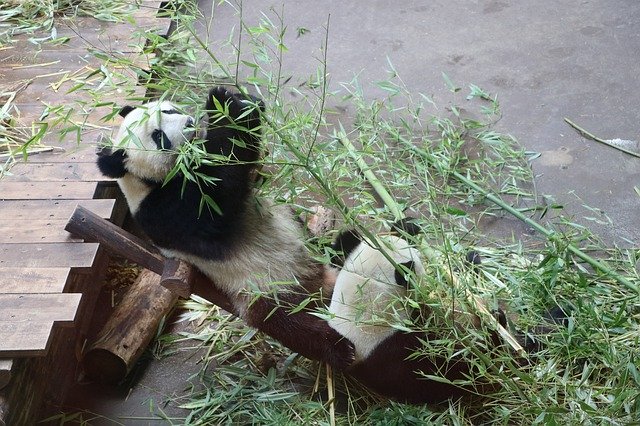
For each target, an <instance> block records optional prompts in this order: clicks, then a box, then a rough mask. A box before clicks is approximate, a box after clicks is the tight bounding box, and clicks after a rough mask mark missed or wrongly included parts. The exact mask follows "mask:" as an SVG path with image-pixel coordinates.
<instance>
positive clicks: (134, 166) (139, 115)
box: [114, 101, 194, 211]
mask: <svg viewBox="0 0 640 426" xmlns="http://www.w3.org/2000/svg"><path fill="white" fill-rule="evenodd" d="M172 110H173V111H175V110H176V106H175V105H174V104H172V103H171V102H168V101H163V102H157V101H156V102H149V103H147V104H145V105H143V106H141V107H138V108H136V109H134V110H133V111H131V112H129V114H127V115H126V117H124V120H123V122H122V124H121V125H120V129H119V130H118V133H117V134H116V138H115V140H114V147H115V148H123V149H125V150H126V152H127V159H126V161H125V168H126V169H127V170H128V171H129V172H130V173H132V174H134V175H136V176H137V177H139V178H142V179H150V180H154V181H162V180H164V178H165V177H166V176H167V173H169V171H170V170H171V169H172V168H173V166H175V164H176V155H177V152H176V148H178V147H179V146H180V145H182V144H183V143H184V142H186V141H188V140H190V139H192V138H193V136H194V130H193V129H188V128H187V126H186V124H187V121H188V120H192V121H193V119H192V118H191V117H190V116H189V115H186V114H182V113H179V114H163V113H162V111H172ZM156 129H160V130H162V131H163V132H164V133H165V134H166V135H167V137H168V138H169V140H171V142H172V144H173V146H172V149H171V150H167V151H160V150H158V148H157V147H156V144H155V143H154V142H153V140H152V139H151V134H152V133H153V131H154V130H156ZM123 191H124V190H123ZM133 191H134V192H135V189H134V190H133ZM132 211H133V209H132Z"/></svg>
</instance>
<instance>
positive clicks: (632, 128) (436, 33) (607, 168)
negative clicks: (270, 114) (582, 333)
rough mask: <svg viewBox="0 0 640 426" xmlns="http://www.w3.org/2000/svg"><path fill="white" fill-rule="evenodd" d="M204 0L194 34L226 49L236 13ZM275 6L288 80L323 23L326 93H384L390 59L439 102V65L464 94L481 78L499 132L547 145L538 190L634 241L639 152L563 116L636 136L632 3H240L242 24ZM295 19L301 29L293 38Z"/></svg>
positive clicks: (600, 229) (638, 88)
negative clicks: (497, 111) (602, 218)
mask: <svg viewBox="0 0 640 426" xmlns="http://www.w3.org/2000/svg"><path fill="white" fill-rule="evenodd" d="M211 3H212V2H211V1H210V0H200V2H199V4H200V8H201V10H202V11H203V13H204V14H205V16H206V17H207V19H205V24H206V27H201V28H200V31H199V34H200V35H201V36H202V37H203V38H204V37H206V36H207V35H208V37H209V39H210V42H209V46H210V48H211V49H212V51H213V52H215V53H216V54H217V55H221V56H222V57H226V58H229V57H230V56H231V55H229V50H228V49H227V50H225V48H224V47H222V46H221V43H220V42H221V41H222V40H226V39H227V38H228V37H229V34H230V33H231V31H233V30H234V28H235V30H236V34H237V28H239V27H240V25H239V18H238V16H237V14H236V10H235V8H234V7H231V6H230V5H228V4H222V5H220V6H216V7H215V8H214V13H213V15H212V14H211ZM283 4H284V6H283ZM271 8H273V10H274V11H276V12H277V13H278V14H283V15H284V22H285V24H286V26H287V36H286V38H285V44H286V46H287V48H288V49H289V51H288V52H287V53H286V54H285V56H284V64H283V70H284V72H283V75H285V76H291V77H292V78H291V80H290V82H289V83H288V84H290V85H291V86H297V85H298V84H299V83H301V82H304V81H306V80H307V79H308V77H309V75H311V74H314V73H315V71H316V69H317V67H318V61H319V58H321V57H322V53H321V51H320V47H321V46H322V45H323V43H324V39H325V28H326V26H327V21H328V20H329V34H328V55H327V62H328V73H329V75H330V89H331V90H337V89H339V88H340V86H339V83H340V82H347V81H350V80H351V79H352V78H353V76H354V75H355V74H358V75H359V79H360V81H361V83H362V85H363V86H364V87H365V92H366V93H367V95H368V97H369V98H371V99H373V98H375V97H381V96H383V95H384V93H382V91H381V90H380V89H377V88H376V87H375V86H373V85H371V86H368V84H370V83H373V82H376V81H379V80H383V79H385V78H386V76H387V70H388V69H389V67H388V62H387V58H388V59H389V61H390V62H391V63H393V65H394V67H395V68H396V70H397V71H398V73H399V75H400V76H401V77H402V79H403V80H404V82H405V83H406V85H407V86H408V87H409V88H410V89H411V90H415V91H417V92H418V91H419V92H422V93H424V94H427V95H432V96H433V99H434V101H435V102H436V104H437V105H439V106H442V107H444V106H446V105H448V104H449V103H450V101H451V99H452V95H451V92H450V91H449V90H448V89H447V87H446V86H445V84H444V80H443V78H442V73H446V74H447V75H448V76H449V78H450V79H451V80H452V81H453V82H455V83H456V84H457V85H458V86H460V87H462V91H461V93H463V94H464V95H462V96H459V97H458V98H457V101H460V100H461V101H460V102H464V96H466V94H467V93H468V85H469V84H476V85H478V86H480V87H481V88H483V89H484V90H485V91H487V92H489V93H491V94H493V95H498V99H499V101H500V104H501V109H502V114H503V118H502V119H501V120H500V121H499V123H498V125H497V126H496V130H498V131H502V132H505V133H509V134H511V135H513V136H514V137H516V138H517V139H518V140H519V141H520V143H521V144H522V145H523V146H524V147H525V148H526V149H527V150H528V151H535V152H539V153H541V154H542V155H541V156H540V157H539V158H538V159H537V160H535V161H534V162H533V167H534V171H535V173H536V175H537V178H536V185H537V189H538V191H539V192H540V193H542V194H549V195H552V196H553V197H554V198H555V200H556V201H557V202H558V203H560V204H562V205H564V206H565V210H564V214H565V215H582V214H584V213H586V212H585V211H584V210H583V209H582V208H581V205H582V204H586V205H588V206H591V207H594V208H597V209H601V210H602V211H603V212H604V213H605V214H606V215H607V216H609V217H610V218H611V220H612V222H613V224H612V225H610V226H603V225H598V224H595V223H594V222H583V223H586V224H587V225H588V226H589V227H590V228H591V229H594V231H596V233H597V234H599V235H600V236H602V237H603V238H604V239H605V240H607V241H610V242H615V243H617V244H621V245H622V246H629V245H630V243H629V241H631V242H633V243H635V244H636V245H637V243H638V242H639V241H640V226H639V225H640V217H639V212H640V195H639V194H638V193H636V192H635V191H634V186H638V187H640V160H639V159H638V158H635V157H631V156H629V155H627V154H623V153H620V152H618V151H616V150H614V149H612V148H609V147H606V146H604V145H601V144H598V143H597V142H594V141H592V140H586V139H584V138H583V137H581V136H580V135H579V134H578V133H577V132H576V131H574V130H573V129H572V128H570V127H569V126H568V125H567V124H566V123H565V122H564V120H563V118H564V117H567V118H570V119H571V120H573V121H574V122H576V123H577V124H578V125H580V126H581V127H583V128H585V129H588V130H589V131H591V132H592V133H593V134H595V135H597V136H599V137H601V138H603V139H615V138H620V139H624V140H631V141H640V121H639V116H638V112H637V111H638V108H637V102H638V101H637V100H638V99H639V98H640V65H639V64H640V62H639V60H640V3H638V2H637V1H636V0H619V1H615V2H599V1H587V0H567V1H563V2H557V1H553V0H539V1H536V2H520V1H508V0H503V1H499V0H473V1H458V2H453V1H448V0H434V1H429V2H427V1H420V0H405V1H402V2H389V1H382V0H374V1H369V2H366V4H364V3H362V2H356V1H340V0H328V1H323V2H311V1H282V0H279V1H258V0H244V1H243V4H242V13H243V17H244V21H245V22H246V23H247V24H248V25H249V26H254V25H256V24H257V23H258V22H259V20H260V19H261V18H262V15H261V14H262V13H265V14H266V16H268V17H269V18H271V19H272V20H274V21H276V15H275V13H274V12H273V11H271ZM211 16H213V18H211ZM298 28H305V29H307V30H308V31H307V32H306V33H305V34H304V35H302V36H298V34H297V31H296V30H297V29H298ZM245 42H246V40H245ZM225 54H226V56H225ZM247 74H248V71H247ZM241 76H242V72H241ZM334 106H338V107H340V106H341V105H334ZM343 106H346V105H343ZM462 106H464V105H462ZM339 110H344V109H340V108H339ZM352 112H353V111H349V109H348V108H347V109H346V110H345V114H346V115H349V113H352ZM345 121H346V122H348V121H349V119H348V118H346V120H345ZM631 145H632V148H636V149H637V147H638V143H637V142H636V143H632V144H631ZM590 215H593V214H590ZM625 240H627V241H625Z"/></svg>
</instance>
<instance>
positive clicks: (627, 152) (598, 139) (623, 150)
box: [564, 117, 640, 158]
mask: <svg viewBox="0 0 640 426" xmlns="http://www.w3.org/2000/svg"><path fill="white" fill-rule="evenodd" d="M564 121H566V122H567V124H568V125H569V126H571V127H573V128H574V129H575V130H577V131H578V133H580V134H581V135H582V136H584V137H585V138H587V139H591V140H594V141H596V142H600V143H601V144H604V145H606V146H608V147H611V148H613V149H617V150H618V151H622V152H624V153H625V154H629V155H633V156H634V157H637V158H640V154H638V153H637V152H634V151H631V150H629V149H626V148H623V147H621V146H618V145H614V144H612V143H611V142H608V141H606V140H604V139H601V138H599V137H597V136H595V135H594V134H593V133H589V132H588V131H586V130H585V129H583V128H582V127H580V126H578V125H577V124H576V123H574V122H573V121H571V120H569V119H568V118H567V117H565V118H564Z"/></svg>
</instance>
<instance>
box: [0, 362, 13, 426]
mask: <svg viewBox="0 0 640 426" xmlns="http://www.w3.org/2000/svg"><path fill="white" fill-rule="evenodd" d="M11 368H13V360H12V359H11V358H5V359H0V389H2V388H3V387H5V386H7V385H8V384H9V381H10V380H11ZM0 414H1V413H0ZM0 419H2V417H1V416H0Z"/></svg>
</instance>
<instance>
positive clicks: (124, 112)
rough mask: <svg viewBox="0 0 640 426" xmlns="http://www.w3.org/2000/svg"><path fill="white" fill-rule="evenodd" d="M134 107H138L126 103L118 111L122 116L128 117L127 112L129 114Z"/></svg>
mask: <svg viewBox="0 0 640 426" xmlns="http://www.w3.org/2000/svg"><path fill="white" fill-rule="evenodd" d="M134 109H136V108H135V107H132V106H131V105H125V106H123V107H122V108H120V111H119V112H118V114H119V115H120V117H126V116H127V114H129V113H130V112H131V111H133V110H134Z"/></svg>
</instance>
